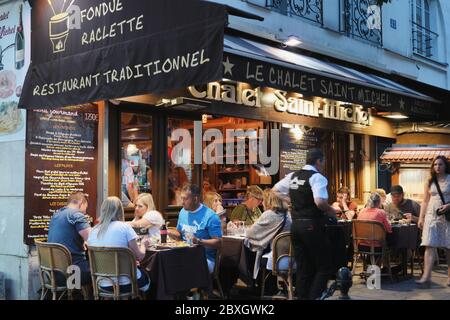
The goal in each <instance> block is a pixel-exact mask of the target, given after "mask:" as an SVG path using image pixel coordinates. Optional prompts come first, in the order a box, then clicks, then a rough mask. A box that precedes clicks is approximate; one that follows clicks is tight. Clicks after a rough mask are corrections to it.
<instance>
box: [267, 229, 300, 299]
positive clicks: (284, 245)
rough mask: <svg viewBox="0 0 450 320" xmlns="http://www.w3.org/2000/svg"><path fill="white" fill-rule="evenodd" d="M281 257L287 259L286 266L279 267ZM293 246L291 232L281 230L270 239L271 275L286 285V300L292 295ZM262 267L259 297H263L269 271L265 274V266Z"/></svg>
mask: <svg viewBox="0 0 450 320" xmlns="http://www.w3.org/2000/svg"><path fill="white" fill-rule="evenodd" d="M282 259H288V268H287V269H281V268H280V262H281V260H282ZM294 261H295V257H294V248H293V246H292V242H291V233H290V232H283V233H280V234H279V235H277V236H276V237H275V238H274V239H273V240H272V275H273V276H275V277H278V278H279V279H281V280H282V281H283V283H284V284H285V285H286V288H287V291H288V297H287V298H288V300H292V299H293V297H294V289H293V274H294V268H293V265H294ZM262 269H263V274H262V285H261V298H263V297H264V290H265V283H266V280H267V278H268V277H269V276H270V273H269V274H267V271H266V268H262Z"/></svg>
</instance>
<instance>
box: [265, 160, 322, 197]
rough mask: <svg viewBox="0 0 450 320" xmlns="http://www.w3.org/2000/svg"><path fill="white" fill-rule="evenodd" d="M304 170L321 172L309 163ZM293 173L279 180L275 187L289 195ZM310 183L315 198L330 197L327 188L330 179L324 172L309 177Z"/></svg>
mask: <svg viewBox="0 0 450 320" xmlns="http://www.w3.org/2000/svg"><path fill="white" fill-rule="evenodd" d="M302 170H310V171H315V172H319V171H317V169H316V168H315V167H314V166H311V165H309V164H307V165H306V166H304V167H303V168H302ZM293 174H294V172H291V173H289V174H288V175H286V176H285V177H284V178H283V179H281V180H280V181H278V182H277V183H276V184H275V186H274V187H273V188H274V189H276V190H278V191H279V192H281V193H283V194H285V195H289V186H290V183H291V179H292V175H293ZM309 184H310V185H311V189H312V192H313V197H314V198H321V199H325V200H326V199H328V190H327V186H328V180H327V178H325V177H324V176H323V175H322V174H320V173H317V174H313V175H312V176H311V178H309Z"/></svg>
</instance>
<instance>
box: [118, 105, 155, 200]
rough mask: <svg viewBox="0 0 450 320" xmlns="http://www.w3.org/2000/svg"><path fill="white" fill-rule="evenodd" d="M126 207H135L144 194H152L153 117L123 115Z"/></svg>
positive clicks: (122, 137)
mask: <svg viewBox="0 0 450 320" xmlns="http://www.w3.org/2000/svg"><path fill="white" fill-rule="evenodd" d="M121 148H122V150H121V155H122V160H121V172H122V195H121V196H122V203H123V205H124V207H125V208H126V207H130V208H132V207H134V202H135V200H136V198H137V196H138V195H139V194H140V193H144V192H150V193H151V190H152V117H151V116H148V115H143V114H135V113H121Z"/></svg>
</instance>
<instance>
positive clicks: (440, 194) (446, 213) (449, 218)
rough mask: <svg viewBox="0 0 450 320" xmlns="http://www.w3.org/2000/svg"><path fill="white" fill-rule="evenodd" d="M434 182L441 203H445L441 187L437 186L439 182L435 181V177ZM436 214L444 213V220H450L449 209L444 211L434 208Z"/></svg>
mask: <svg viewBox="0 0 450 320" xmlns="http://www.w3.org/2000/svg"><path fill="white" fill-rule="evenodd" d="M434 183H435V184H436V189H437V191H438V193H439V196H440V197H441V201H442V204H446V203H445V200H444V195H443V194H442V191H441V187H440V186H439V182H438V181H437V178H435V180H434ZM436 214H437V215H438V216H442V215H445V220H447V221H449V222H450V211H449V210H447V211H446V212H439V211H437V210H436Z"/></svg>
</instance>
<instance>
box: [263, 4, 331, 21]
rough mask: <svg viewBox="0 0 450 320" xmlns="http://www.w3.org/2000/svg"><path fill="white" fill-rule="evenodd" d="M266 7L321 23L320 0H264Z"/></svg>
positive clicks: (321, 6)
mask: <svg viewBox="0 0 450 320" xmlns="http://www.w3.org/2000/svg"><path fill="white" fill-rule="evenodd" d="M266 7H267V8H272V10H275V11H278V12H279V13H281V14H284V15H289V16H295V17H300V18H303V19H306V20H309V21H312V22H315V23H318V24H320V25H323V3H322V0H266Z"/></svg>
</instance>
